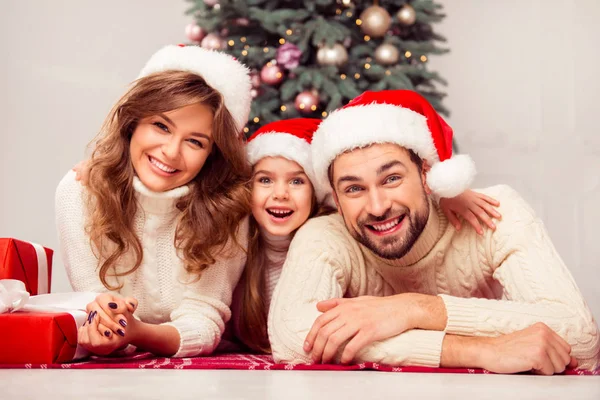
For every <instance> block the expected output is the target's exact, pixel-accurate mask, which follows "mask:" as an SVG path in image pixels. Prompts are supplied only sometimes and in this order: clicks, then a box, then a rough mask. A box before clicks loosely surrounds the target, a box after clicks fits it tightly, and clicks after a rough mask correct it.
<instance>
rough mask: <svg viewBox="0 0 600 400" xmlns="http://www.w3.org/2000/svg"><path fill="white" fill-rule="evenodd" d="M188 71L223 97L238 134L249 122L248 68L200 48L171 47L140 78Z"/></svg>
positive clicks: (148, 65)
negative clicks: (170, 71)
mask: <svg viewBox="0 0 600 400" xmlns="http://www.w3.org/2000/svg"><path fill="white" fill-rule="evenodd" d="M169 70H175V71H188V72H192V73H195V74H197V75H200V76H201V77H202V78H204V80H205V81H206V83H207V84H208V85H209V86H211V87H212V88H213V89H215V90H216V91H218V92H219V93H221V95H222V96H223V101H224V103H225V107H227V110H229V113H230V114H231V116H232V117H233V120H234V121H235V126H236V127H237V129H238V132H241V131H242V130H243V129H244V126H246V123H247V122H248V115H249V114H250V102H251V101H252V97H251V95H250V90H251V88H252V84H251V82H250V75H249V71H248V68H246V67H245V66H244V65H243V64H241V63H239V62H238V61H236V60H235V59H234V58H233V57H231V56H229V55H227V54H225V53H220V52H218V51H213V50H207V49H203V48H201V47H198V46H184V45H178V46H175V45H170V46H165V47H163V48H162V49H160V50H158V51H157V52H156V53H154V55H153V56H152V57H151V58H150V60H148V62H147V63H146V66H145V67H144V68H143V69H142V71H141V72H140V75H139V76H138V79H139V78H143V77H145V76H148V75H150V74H154V73H156V72H162V71H169Z"/></svg>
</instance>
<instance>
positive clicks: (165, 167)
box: [150, 157, 177, 173]
mask: <svg viewBox="0 0 600 400" xmlns="http://www.w3.org/2000/svg"><path fill="white" fill-rule="evenodd" d="M150 162H151V163H152V164H154V165H155V166H156V167H158V169H160V170H161V171H165V172H169V173H173V172H175V171H177V170H176V169H175V168H169V167H167V166H166V165H165V164H163V163H161V162H160V161H158V160H157V159H156V158H154V157H150Z"/></svg>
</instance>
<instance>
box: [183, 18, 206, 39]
mask: <svg viewBox="0 0 600 400" xmlns="http://www.w3.org/2000/svg"><path fill="white" fill-rule="evenodd" d="M185 35H186V36H187V38H188V39H189V40H191V41H192V42H200V41H202V39H204V36H206V31H205V30H204V29H202V28H201V27H200V26H198V24H196V23H195V22H192V23H190V24H188V25H187V26H186V27H185Z"/></svg>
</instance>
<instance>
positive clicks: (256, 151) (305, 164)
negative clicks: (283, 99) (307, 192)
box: [246, 118, 327, 201]
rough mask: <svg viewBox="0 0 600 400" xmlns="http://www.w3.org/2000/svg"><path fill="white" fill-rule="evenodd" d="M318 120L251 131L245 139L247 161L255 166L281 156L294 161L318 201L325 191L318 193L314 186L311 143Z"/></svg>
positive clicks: (278, 123)
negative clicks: (299, 167) (302, 172)
mask: <svg viewBox="0 0 600 400" xmlns="http://www.w3.org/2000/svg"><path fill="white" fill-rule="evenodd" d="M320 123H321V120H319V119H314V118H293V119H286V120H282V121H276V122H271V123H269V124H266V125H264V126H263V127H261V128H260V129H259V130H257V131H256V132H254V134H253V135H252V136H250V138H249V139H248V144H247V146H246V151H247V154H248V161H249V162H250V164H252V165H254V164H256V163H257V162H259V161H260V160H261V159H263V158H265V157H284V158H287V159H288V160H291V161H294V162H297V163H298V164H299V165H300V166H301V167H302V168H303V169H304V172H305V173H306V176H308V179H310V181H311V183H312V184H313V187H314V188H315V193H316V196H317V199H318V200H319V201H321V200H322V199H323V198H324V197H325V196H324V195H325V194H327V192H319V190H318V188H317V186H316V185H315V174H314V171H313V165H312V160H311V159H312V157H311V150H310V143H311V142H312V138H313V134H314V133H315V131H316V130H317V128H318V127H319V124H320Z"/></svg>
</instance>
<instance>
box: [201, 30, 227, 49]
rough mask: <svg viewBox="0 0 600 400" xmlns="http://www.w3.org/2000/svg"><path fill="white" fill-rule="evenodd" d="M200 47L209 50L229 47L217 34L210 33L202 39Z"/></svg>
mask: <svg viewBox="0 0 600 400" xmlns="http://www.w3.org/2000/svg"><path fill="white" fill-rule="evenodd" d="M200 46H202V47H204V48H205V49H209V50H222V49H224V48H226V47H227V44H226V43H225V41H224V40H223V39H222V38H221V37H220V36H219V35H217V34H216V33H209V34H208V35H206V36H205V37H204V39H202V42H201V43H200Z"/></svg>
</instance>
